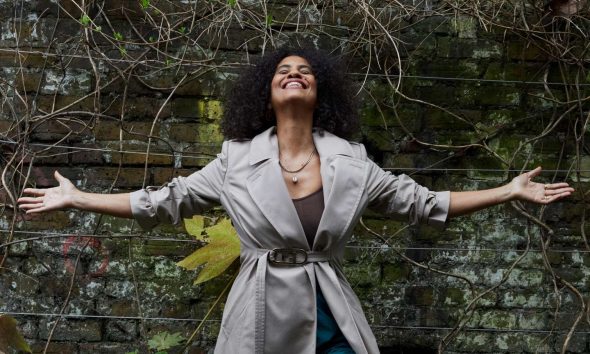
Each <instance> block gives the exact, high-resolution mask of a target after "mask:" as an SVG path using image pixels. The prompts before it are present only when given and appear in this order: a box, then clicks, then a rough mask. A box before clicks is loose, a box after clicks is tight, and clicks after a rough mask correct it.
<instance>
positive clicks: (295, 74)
mask: <svg viewBox="0 0 590 354" xmlns="http://www.w3.org/2000/svg"><path fill="white" fill-rule="evenodd" d="M316 99H317V83H316V80H315V76H314V75H313V72H312V70H311V66H310V65H309V63H308V62H307V60H305V59H304V58H302V57H298V56H288V57H285V58H284V59H283V60H281V61H280V62H279V64H278V65H277V69H276V71H275V74H274V76H273V78H272V82H271V104H272V107H273V109H274V110H275V111H277V110H279V109H280V108H281V107H283V106H284V105H286V104H292V103H297V104H298V105H299V104H302V105H305V106H307V107H308V108H310V109H311V110H312V111H313V109H314V108H315V104H316Z"/></svg>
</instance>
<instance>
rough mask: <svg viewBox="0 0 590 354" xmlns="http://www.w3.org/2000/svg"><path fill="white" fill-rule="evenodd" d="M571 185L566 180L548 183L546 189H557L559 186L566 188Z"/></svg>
mask: <svg viewBox="0 0 590 354" xmlns="http://www.w3.org/2000/svg"><path fill="white" fill-rule="evenodd" d="M569 186H570V185H569V184H567V183H565V182H560V183H547V184H546V185H545V189H557V188H565V187H569Z"/></svg>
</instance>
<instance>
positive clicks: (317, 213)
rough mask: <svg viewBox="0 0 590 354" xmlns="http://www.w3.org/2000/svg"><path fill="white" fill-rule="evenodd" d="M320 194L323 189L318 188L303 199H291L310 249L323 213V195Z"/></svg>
mask: <svg viewBox="0 0 590 354" xmlns="http://www.w3.org/2000/svg"><path fill="white" fill-rule="evenodd" d="M322 192H323V188H320V189H319V190H318V191H316V192H313V193H311V194H310V195H307V196H305V197H303V198H297V199H293V204H294V205H295V209H296V210H297V215H299V221H301V225H302V226H303V231H304V232H305V237H306V238H307V243H309V247H310V248H312V247H313V240H314V239H315V234H316V233H317V231H318V226H319V225H320V219H321V218H322V213H323V212H324V194H323V193H322Z"/></svg>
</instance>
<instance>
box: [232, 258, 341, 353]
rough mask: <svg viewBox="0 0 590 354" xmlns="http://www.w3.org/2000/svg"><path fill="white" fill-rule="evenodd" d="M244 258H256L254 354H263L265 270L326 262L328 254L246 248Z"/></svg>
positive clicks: (328, 259)
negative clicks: (273, 267) (271, 267)
mask: <svg viewBox="0 0 590 354" xmlns="http://www.w3.org/2000/svg"><path fill="white" fill-rule="evenodd" d="M241 256H242V257H244V258H251V257H256V258H257V259H258V264H257V266H256V314H255V317H254V318H255V321H256V323H255V327H254V353H256V354H264V334H265V333H264V332H265V327H266V268H267V267H268V266H269V265H272V266H277V267H291V266H301V265H305V264H308V263H315V262H328V261H330V260H331V259H332V256H331V254H330V253H329V252H317V251H306V250H304V249H301V248H275V249H272V250H270V249H265V248H246V249H242V252H241Z"/></svg>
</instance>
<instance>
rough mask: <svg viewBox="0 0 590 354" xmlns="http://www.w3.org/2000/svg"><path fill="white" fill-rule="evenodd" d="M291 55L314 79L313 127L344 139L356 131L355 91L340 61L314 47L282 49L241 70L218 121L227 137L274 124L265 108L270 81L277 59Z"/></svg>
mask: <svg viewBox="0 0 590 354" xmlns="http://www.w3.org/2000/svg"><path fill="white" fill-rule="evenodd" d="M291 55H295V56H300V57H302V58H305V59H306V60H307V61H308V62H309V64H310V65H311V68H312V71H313V73H314V76H315V78H316V81H317V87H318V89H317V91H318V93H317V102H318V104H317V107H316V109H315V111H314V113H313V125H314V127H318V128H322V129H324V130H327V131H329V132H330V133H332V134H335V135H337V136H339V137H341V138H345V139H350V138H351V137H352V136H353V135H354V134H355V133H357V132H358V128H359V117H358V111H357V101H356V99H355V91H354V87H353V85H352V82H351V81H349V80H348V78H347V76H346V71H345V70H344V67H343V64H342V62H341V61H340V60H339V59H337V58H335V57H334V56H331V55H329V54H328V53H326V52H324V51H321V50H317V49H311V48H297V49H287V48H283V49H279V50H277V51H274V52H271V53H268V54H266V55H265V56H263V57H262V58H261V59H260V60H259V61H258V62H257V63H256V65H255V66H253V67H249V68H247V69H246V70H244V71H243V72H242V73H241V75H240V76H239V78H238V79H237V81H236V82H235V84H234V86H233V88H232V89H231V90H230V91H229V96H228V97H227V98H226V100H225V109H224V115H223V120H222V122H221V128H222V131H223V135H224V136H225V138H226V139H251V138H253V137H254V136H256V135H257V134H259V133H261V132H263V131H264V130H266V129H267V128H269V127H271V126H274V125H275V124H276V122H275V120H276V119H275V117H274V114H273V113H272V111H271V110H269V108H268V107H269V102H270V86H271V81H272V78H273V76H274V74H275V71H276V67H277V65H278V64H279V63H280V61H281V60H283V59H284V58H285V57H288V56H291Z"/></svg>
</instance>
